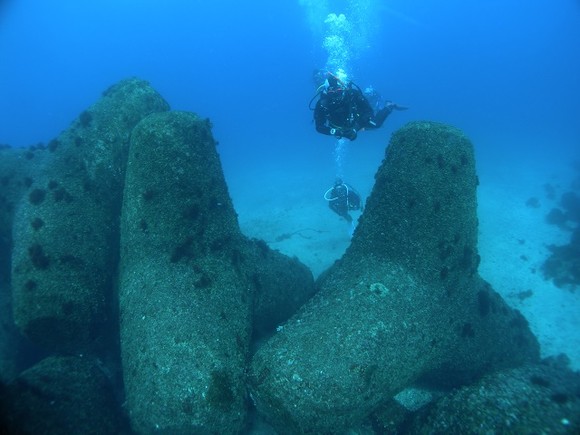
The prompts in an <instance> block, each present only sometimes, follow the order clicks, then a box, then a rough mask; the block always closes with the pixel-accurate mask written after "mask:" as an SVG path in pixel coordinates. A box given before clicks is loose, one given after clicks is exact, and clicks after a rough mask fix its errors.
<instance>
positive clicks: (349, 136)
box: [341, 128, 357, 140]
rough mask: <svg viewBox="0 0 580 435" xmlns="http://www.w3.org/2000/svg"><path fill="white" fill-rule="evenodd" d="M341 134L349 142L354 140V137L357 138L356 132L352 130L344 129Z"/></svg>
mask: <svg viewBox="0 0 580 435" xmlns="http://www.w3.org/2000/svg"><path fill="white" fill-rule="evenodd" d="M341 133H342V134H341V136H342V137H346V138H347V139H350V140H355V139H356V136H357V134H356V130H355V129H354V128H345V129H343V130H342V132H341Z"/></svg>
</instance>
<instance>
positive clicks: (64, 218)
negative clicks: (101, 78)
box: [11, 79, 168, 352]
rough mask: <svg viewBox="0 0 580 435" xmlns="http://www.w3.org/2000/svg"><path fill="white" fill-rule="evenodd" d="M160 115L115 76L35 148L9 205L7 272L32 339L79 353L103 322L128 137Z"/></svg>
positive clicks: (142, 85)
mask: <svg viewBox="0 0 580 435" xmlns="http://www.w3.org/2000/svg"><path fill="white" fill-rule="evenodd" d="M167 109H168V105H167V103H166V102H165V100H163V98H161V96H160V95H159V94H158V93H157V92H155V90H153V89H152V88H151V87H150V86H149V84H148V83H147V82H145V81H143V80H138V79H128V80H123V81H121V82H120V83H118V84H116V85H114V86H112V87H111V88H109V89H108V90H107V91H105V93H104V94H103V97H102V98H101V99H100V100H99V101H97V102H96V103H95V104H94V105H93V106H91V107H90V108H89V109H88V110H86V111H84V112H82V113H81V114H80V116H79V117H78V119H77V120H75V121H74V122H73V124H72V125H71V127H70V128H69V129H68V130H66V131H64V132H63V133H62V134H61V135H60V136H59V137H58V139H54V140H52V141H51V142H50V143H49V144H48V145H47V147H46V148H45V149H43V150H41V151H38V150H37V151H36V152H35V154H37V155H36V156H35V157H34V158H33V159H31V164H34V165H36V167H35V173H34V174H32V173H31V175H30V178H29V179H28V180H27V181H28V182H29V189H28V191H27V192H26V194H24V196H23V197H22V198H21V199H20V202H19V204H18V205H17V207H16V212H15V217H14V223H13V244H14V247H13V251H12V271H11V273H12V294H13V310H14V321H15V323H16V325H17V326H18V328H19V329H20V331H21V332H22V333H23V334H24V335H25V336H27V337H28V338H29V339H30V340H31V341H32V342H34V343H36V344H39V345H41V346H43V347H45V348H46V349H48V350H50V351H56V352H62V351H64V352H71V351H74V352H81V351H86V350H87V349H90V348H91V346H92V343H93V342H94V341H95V339H96V338H98V336H99V334H101V333H102V332H103V331H104V330H105V328H103V324H104V323H106V322H108V321H110V320H111V319H110V317H111V316H110V312H109V309H108V308H109V307H108V306H107V303H108V301H107V299H109V302H110V296H111V295H110V293H111V292H112V282H113V278H114V277H115V273H114V272H115V270H116V260H117V258H118V220H119V213H120V205H121V198H122V191H123V178H124V171H125V163H126V156H127V148H128V145H129V136H130V134H131V130H132V129H133V127H134V126H135V125H136V124H137V123H138V122H139V120H140V119H142V118H144V117H145V116H147V115H148V114H150V113H152V112H158V111H164V110H167ZM40 153H44V154H48V156H45V155H43V156H40V155H38V154H40Z"/></svg>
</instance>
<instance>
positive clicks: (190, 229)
mask: <svg viewBox="0 0 580 435" xmlns="http://www.w3.org/2000/svg"><path fill="white" fill-rule="evenodd" d="M245 246H246V241H245V239H244V238H243V236H242V234H241V233H240V231H239V227H238V222H237V216H236V213H235V211H234V208H233V205H232V202H231V199H230V197H229V194H228V190H227V186H226V183H225V179H224V176H223V173H222V169H221V165H220V161H219V157H218V154H217V152H216V149H215V142H214V140H213V137H212V135H211V130H210V125H209V122H208V121H207V120H204V119H201V118H199V117H197V116H196V115H194V114H192V113H185V112H168V113H162V114H154V115H151V116H149V117H148V118H146V119H144V120H143V121H142V122H141V123H140V124H139V125H137V127H136V128H135V129H134V130H133V134H132V138H131V148H130V152H129V159H128V165H127V177H126V184H125V196H124V203H123V212H122V218H121V266H120V290H119V292H120V314H121V318H120V322H121V324H120V328H121V330H120V332H121V354H122V362H123V378H124V383H125V391H126V397H127V409H128V412H129V416H130V419H131V425H132V427H133V429H134V430H135V431H136V432H138V433H141V434H147V433H154V432H157V431H161V432H163V433H237V432H240V431H241V430H242V428H243V427H244V424H245V417H246V404H245V398H246V387H245V376H246V375H245V371H246V361H247V358H248V347H249V340H250V333H251V318H250V314H251V311H250V308H251V303H252V290H251V288H250V286H249V285H248V283H247V281H246V279H245V270H244V268H243V266H242V263H241V260H240V258H241V257H242V251H243V249H245Z"/></svg>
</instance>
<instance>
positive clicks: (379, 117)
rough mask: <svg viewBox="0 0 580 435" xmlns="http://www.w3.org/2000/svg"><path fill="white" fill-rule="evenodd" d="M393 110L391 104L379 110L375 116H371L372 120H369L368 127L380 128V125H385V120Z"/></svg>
mask: <svg viewBox="0 0 580 435" xmlns="http://www.w3.org/2000/svg"><path fill="white" fill-rule="evenodd" d="M392 111H393V108H392V107H390V106H389V105H387V106H385V107H383V108H382V109H381V110H379V111H378V112H377V113H376V114H375V116H373V117H372V118H371V120H370V121H369V126H368V128H379V127H381V126H382V125H383V123H384V122H385V119H387V116H389V115H390V114H391V112H392Z"/></svg>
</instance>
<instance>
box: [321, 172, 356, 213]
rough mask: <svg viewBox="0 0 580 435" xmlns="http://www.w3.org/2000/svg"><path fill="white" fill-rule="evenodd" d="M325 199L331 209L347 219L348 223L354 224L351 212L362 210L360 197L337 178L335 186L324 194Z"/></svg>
mask: <svg viewBox="0 0 580 435" xmlns="http://www.w3.org/2000/svg"><path fill="white" fill-rule="evenodd" d="M324 199H326V200H327V201H328V206H329V207H330V209H331V210H332V211H333V212H335V213H336V214H337V215H339V216H341V217H343V218H345V219H346V221H347V222H348V223H352V216H351V215H350V214H348V212H349V211H351V210H362V202H361V199H360V195H359V194H358V193H357V192H356V190H354V189H353V188H352V187H351V186H349V185H348V184H346V183H344V182H343V181H342V180H341V179H340V178H337V179H336V181H335V182H334V186H333V187H331V188H330V189H328V190H327V191H326V192H325V193H324Z"/></svg>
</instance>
